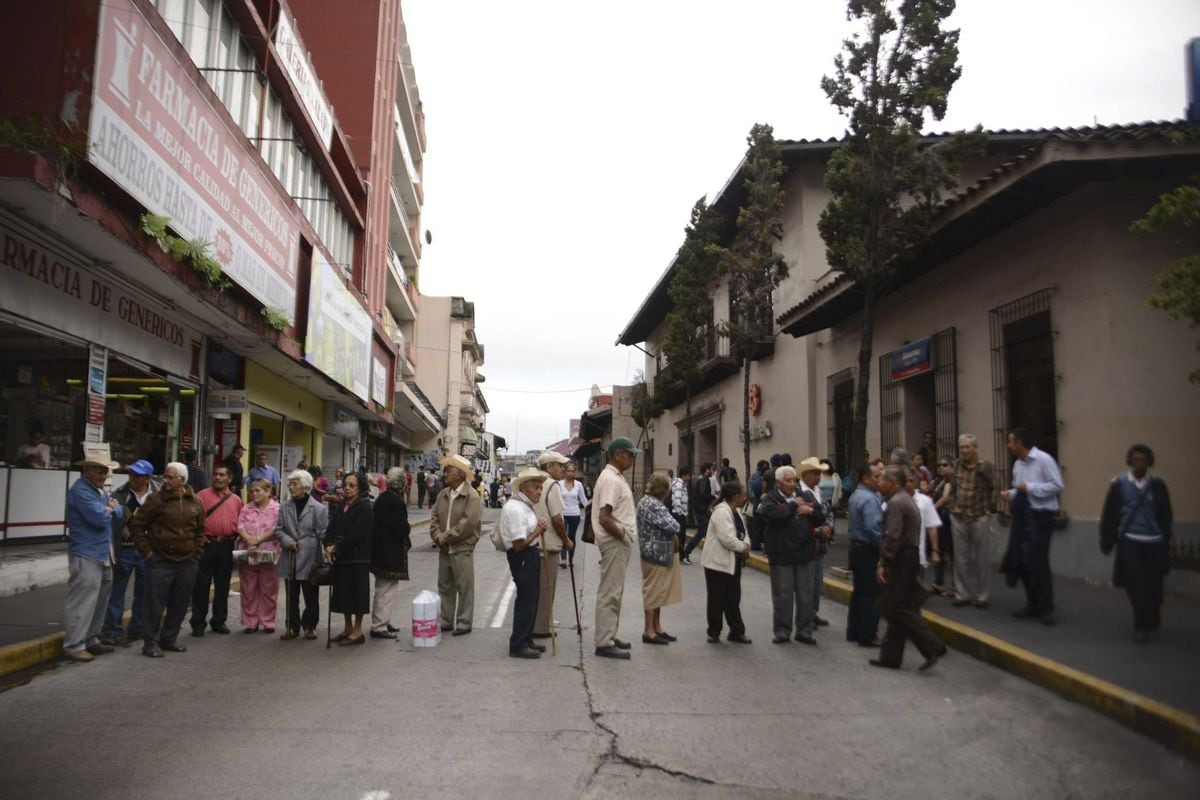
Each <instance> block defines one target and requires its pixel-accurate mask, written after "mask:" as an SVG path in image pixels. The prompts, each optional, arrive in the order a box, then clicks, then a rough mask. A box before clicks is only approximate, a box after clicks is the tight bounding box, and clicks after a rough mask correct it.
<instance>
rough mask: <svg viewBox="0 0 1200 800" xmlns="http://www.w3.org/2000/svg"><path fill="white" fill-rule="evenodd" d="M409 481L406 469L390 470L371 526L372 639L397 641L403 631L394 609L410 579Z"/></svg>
mask: <svg viewBox="0 0 1200 800" xmlns="http://www.w3.org/2000/svg"><path fill="white" fill-rule="evenodd" d="M406 482H407V480H406V476H405V474H404V470H403V469H401V468H400V467H392V468H391V469H389V470H388V471H387V491H386V492H383V493H382V494H381V495H379V497H377V498H376V499H375V520H374V524H373V525H372V527H371V574H373V575H374V576H375V598H374V600H373V601H372V602H371V638H372V639H395V638H396V633H397V632H398V631H399V630H400V629H399V628H395V627H393V626H392V606H393V605H394V601H395V599H396V588H397V587H398V586H399V585H400V581H406V580H408V550H409V548H411V547H412V541H411V540H410V539H409V537H408V535H409V525H408V506H407V505H406V503H405V501H404V489H405V483H406Z"/></svg>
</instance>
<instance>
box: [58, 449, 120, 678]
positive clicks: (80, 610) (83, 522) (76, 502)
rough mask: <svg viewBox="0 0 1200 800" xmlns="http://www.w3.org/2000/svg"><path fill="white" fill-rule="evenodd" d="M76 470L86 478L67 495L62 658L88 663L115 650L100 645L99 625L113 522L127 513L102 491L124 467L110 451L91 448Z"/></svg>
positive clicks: (110, 559) (107, 585)
mask: <svg viewBox="0 0 1200 800" xmlns="http://www.w3.org/2000/svg"><path fill="white" fill-rule="evenodd" d="M75 466H77V467H82V468H83V477H82V478H80V479H79V480H77V481H75V483H74V485H72V486H71V488H70V489H69V490H68V491H67V527H68V528H69V530H70V534H69V536H68V538H67V566H68V568H69V575H68V578H67V604H66V609H65V611H64V613H63V618H64V621H65V627H66V635H65V637H64V638H63V658H66V659H68V660H71V661H79V662H87V661H92V660H94V659H95V657H96V656H98V655H102V654H104V653H111V652H113V647H112V645H107V644H102V643H101V642H100V625H101V623H103V622H104V612H105V611H106V610H107V608H108V595H109V592H110V591H111V589H112V580H113V572H112V568H113V552H112V521H113V518H114V517H115V518H118V519H119V518H121V517H122V516H123V515H124V513H125V510H124V509H123V508H122V507H121V505H120V503H118V502H117V501H116V500H114V499H113V498H111V497H109V495H108V492H106V491H104V482H105V480H107V479H108V472H109V470H110V469H113V468H114V467H118V466H120V465H119V464H117V463H116V462H114V461H111V460H109V458H108V454H107V453H105V452H104V451H91V450H87V451H85V452H84V457H83V460H82V461H78V462H76V464H75Z"/></svg>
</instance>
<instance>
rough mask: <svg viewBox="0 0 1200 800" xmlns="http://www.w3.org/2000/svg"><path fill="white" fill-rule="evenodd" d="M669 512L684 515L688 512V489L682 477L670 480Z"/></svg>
mask: <svg viewBox="0 0 1200 800" xmlns="http://www.w3.org/2000/svg"><path fill="white" fill-rule="evenodd" d="M671 513H673V514H675V515H677V516H680V517H686V516H687V513H688V489H687V484H686V483H684V482H683V478H676V479H675V480H673V481H671Z"/></svg>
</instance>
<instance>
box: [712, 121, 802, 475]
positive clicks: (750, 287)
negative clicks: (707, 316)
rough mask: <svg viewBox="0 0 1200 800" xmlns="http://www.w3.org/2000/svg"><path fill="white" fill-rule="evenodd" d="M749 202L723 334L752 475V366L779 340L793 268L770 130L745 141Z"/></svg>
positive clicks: (732, 258)
mask: <svg viewBox="0 0 1200 800" xmlns="http://www.w3.org/2000/svg"><path fill="white" fill-rule="evenodd" d="M746 141H747V143H748V144H749V149H748V150H747V152H746V162H745V163H746V165H745V172H746V180H745V184H744V185H745V188H746V199H745V200H744V201H743V203H742V207H741V208H740V209H739V210H738V216H737V234H736V235H735V236H734V239H733V244H732V245H730V247H729V252H728V254H727V256H726V258H725V269H726V271H727V274H728V275H729V296H730V299H731V306H732V309H731V310H732V312H733V313H732V317H733V318H732V319H730V320H728V321H727V322H723V323H721V325H720V326H718V329H719V330H720V332H721V333H723V334H725V335H727V336H728V337H729V340H730V343H731V344H732V345H733V346H734V348H735V350H736V351H737V354H738V357H739V358H741V360H742V383H743V386H742V456H743V460H744V466H745V472H743V473H742V474H743V475H745V476H749V475H750V366H751V364H752V363H753V361H754V358H755V356H756V354H757V352H758V348H759V347H760V345H761V344H762V343H763V342H764V341H766V340H769V339H771V338H773V337H774V335H775V328H774V322H773V319H772V317H773V316H774V315H773V314H772V313H771V309H772V302H771V297H772V295H773V294H774V292H775V287H777V286H778V285H779V282H780V281H782V280H783V279H784V278H786V277H787V274H788V267H787V264H786V263H784V261H783V259H782V258H780V257H779V254H778V253H776V252H775V244H776V242H778V241H779V240H781V239H782V238H783V223H782V221H781V217H782V216H783V206H784V194H783V186H782V184H781V183H780V179H781V178H782V177H783V157H782V155H781V154H780V151H779V143H778V142H776V141H775V135H774V131H773V130H772V129H771V126H770V125H762V124H757V125H755V126H754V127H752V128H751V129H750V135H749V136H747V137H746Z"/></svg>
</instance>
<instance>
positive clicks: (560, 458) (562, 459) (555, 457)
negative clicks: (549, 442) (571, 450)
mask: <svg viewBox="0 0 1200 800" xmlns="http://www.w3.org/2000/svg"><path fill="white" fill-rule="evenodd" d="M537 463H538V466H544V465H546V464H569V463H571V459H569V458H567V457H566V456H564V455H563V454H562V453H556V452H555V451H553V450H546V451H545V452H543V453H542V454H541V455H540V456H538V458H537Z"/></svg>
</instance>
